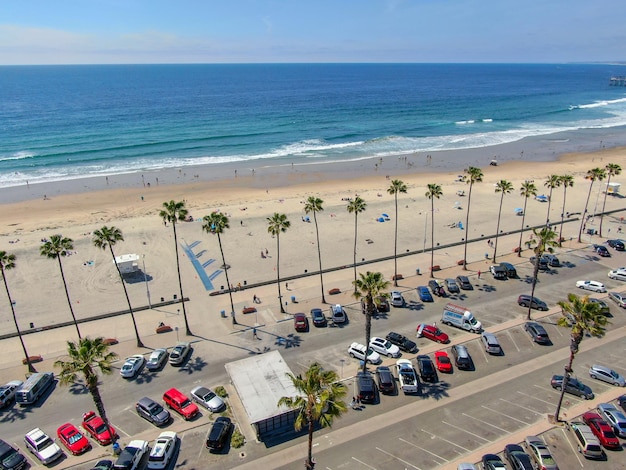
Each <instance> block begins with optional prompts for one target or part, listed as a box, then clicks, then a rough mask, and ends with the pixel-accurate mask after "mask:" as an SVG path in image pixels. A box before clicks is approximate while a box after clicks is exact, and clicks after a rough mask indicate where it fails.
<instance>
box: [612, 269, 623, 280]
mask: <svg viewBox="0 0 626 470" xmlns="http://www.w3.org/2000/svg"><path fill="white" fill-rule="evenodd" d="M609 277H610V278H611V279H617V280H618V281H626V268H617V269H613V270H612V271H609Z"/></svg>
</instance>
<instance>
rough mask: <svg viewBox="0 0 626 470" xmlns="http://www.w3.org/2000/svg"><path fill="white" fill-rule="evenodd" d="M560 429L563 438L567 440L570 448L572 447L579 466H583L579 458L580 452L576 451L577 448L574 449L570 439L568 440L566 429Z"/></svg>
mask: <svg viewBox="0 0 626 470" xmlns="http://www.w3.org/2000/svg"><path fill="white" fill-rule="evenodd" d="M561 431H562V432H563V434H564V435H565V436H564V437H565V440H566V441H567V443H568V444H569V446H570V448H571V449H572V453H573V454H574V455H575V456H576V458H577V459H578V463H579V464H580V468H584V466H585V465H584V464H583V462H582V460H580V456H579V455H578V454H580V452H578V449H576V448H575V447H574V446H573V445H572V441H570V439H569V435H568V433H567V431H565V429H562V428H561Z"/></svg>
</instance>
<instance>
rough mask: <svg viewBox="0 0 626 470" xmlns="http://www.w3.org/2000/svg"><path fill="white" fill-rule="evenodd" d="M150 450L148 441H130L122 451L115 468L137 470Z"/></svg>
mask: <svg viewBox="0 0 626 470" xmlns="http://www.w3.org/2000/svg"><path fill="white" fill-rule="evenodd" d="M147 452H148V441H140V440H134V441H130V442H129V443H128V445H127V446H126V447H124V450H122V452H121V453H120V455H119V457H118V458H117V461H116V462H115V465H114V466H113V468H115V469H118V468H119V469H124V470H136V469H137V467H138V466H139V463H140V462H141V459H142V458H143V456H144V455H145V454H146V453H147Z"/></svg>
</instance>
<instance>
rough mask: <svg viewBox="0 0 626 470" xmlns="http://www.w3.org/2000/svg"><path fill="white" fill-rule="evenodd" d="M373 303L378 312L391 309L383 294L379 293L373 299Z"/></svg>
mask: <svg viewBox="0 0 626 470" xmlns="http://www.w3.org/2000/svg"><path fill="white" fill-rule="evenodd" d="M374 305H376V310H378V311H379V312H388V311H389V310H391V308H390V307H389V300H387V297H385V296H384V295H379V296H378V297H376V298H375V299H374Z"/></svg>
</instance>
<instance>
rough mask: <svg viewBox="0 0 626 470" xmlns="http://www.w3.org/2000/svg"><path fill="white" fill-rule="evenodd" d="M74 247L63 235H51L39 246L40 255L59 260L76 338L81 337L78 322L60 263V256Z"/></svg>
mask: <svg viewBox="0 0 626 470" xmlns="http://www.w3.org/2000/svg"><path fill="white" fill-rule="evenodd" d="M73 249H74V242H73V240H72V239H71V238H66V237H64V236H63V235H52V236H51V237H50V240H46V241H44V242H43V244H42V245H41V246H40V247H39V252H40V253H41V256H45V257H46V258H49V259H56V260H58V262H59V270H60V271H61V279H62V280H63V286H64V287H65V296H66V297H67V304H68V305H69V307H70V313H71V314H72V320H73V321H74V326H75V327H76V332H77V333H78V339H81V338H82V337H81V335H80V329H79V328H78V322H77V321H76V316H75V315H74V309H73V308H72V301H71V300H70V293H69V291H68V290H67V282H65V274H64V273H63V263H61V256H68V255H69V254H70V251H72V250H73Z"/></svg>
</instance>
